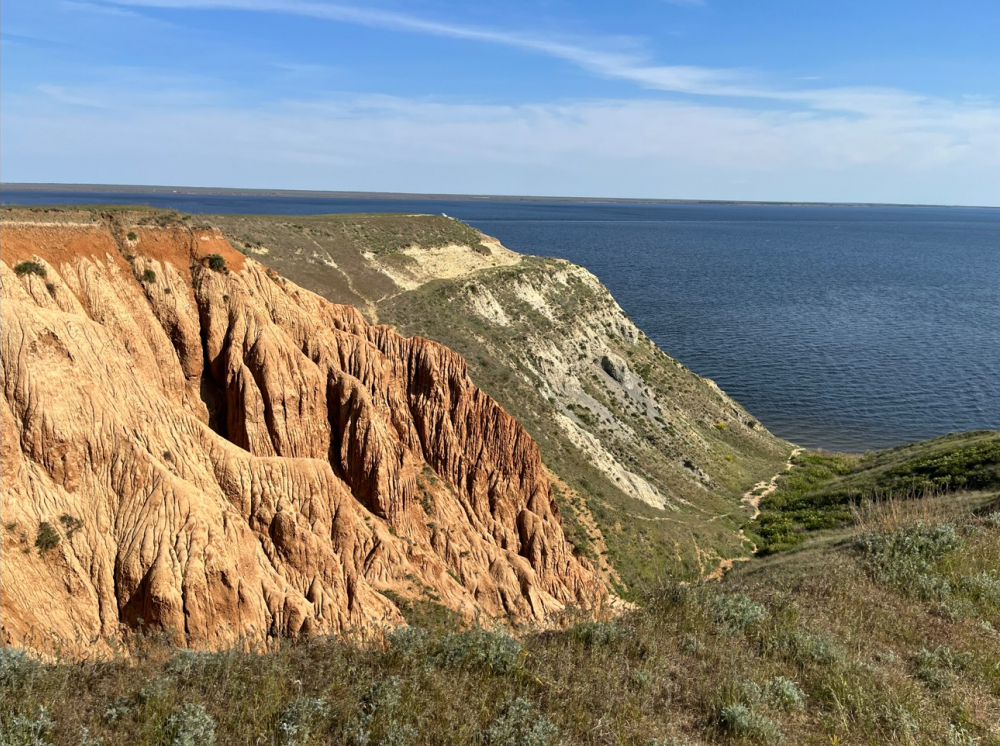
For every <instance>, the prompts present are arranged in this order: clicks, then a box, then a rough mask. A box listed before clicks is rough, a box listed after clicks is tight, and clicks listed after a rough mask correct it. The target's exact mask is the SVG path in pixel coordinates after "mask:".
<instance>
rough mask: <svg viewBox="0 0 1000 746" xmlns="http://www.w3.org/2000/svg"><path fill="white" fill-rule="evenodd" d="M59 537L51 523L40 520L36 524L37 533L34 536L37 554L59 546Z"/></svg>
mask: <svg viewBox="0 0 1000 746" xmlns="http://www.w3.org/2000/svg"><path fill="white" fill-rule="evenodd" d="M60 541H61V537H60V536H59V532H58V531H56V530H55V529H54V528H53V527H52V524H51V523H49V522H48V521H42V522H41V523H39V524H38V534H37V535H36V536H35V546H36V547H37V548H38V554H39V555H42V554H45V553H46V552H47V551H49V550H50V549H55V548H56V547H57V546H59V542H60Z"/></svg>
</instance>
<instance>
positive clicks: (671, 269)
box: [2, 191, 1000, 451]
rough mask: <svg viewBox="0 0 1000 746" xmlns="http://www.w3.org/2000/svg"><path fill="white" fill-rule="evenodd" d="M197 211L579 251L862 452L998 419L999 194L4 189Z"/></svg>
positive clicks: (646, 311) (621, 287)
mask: <svg viewBox="0 0 1000 746" xmlns="http://www.w3.org/2000/svg"><path fill="white" fill-rule="evenodd" d="M2 202H3V203H4V204H9V203H19V204H44V203H59V204H68V203H109V202H124V203H143V204H152V205H156V206H161V207H172V208H175V209H178V210H182V211H185V212H194V213H199V212H201V213H284V214H296V213H313V214H316V213H341V212H432V213H438V212H444V213H447V214H448V215H451V216H454V217H457V218H460V219H462V220H465V221H467V222H469V223H471V224H472V225H474V226H476V227H477V228H479V229H481V230H483V231H485V232H486V233H489V234H491V235H494V236H496V237H497V238H499V239H500V240H501V241H502V242H503V243H504V244H505V245H506V246H508V247H510V248H512V249H514V250H516V251H520V252H524V253H529V254H542V255H548V256H560V257H564V258H566V259H569V260H570V261H573V262H576V263H578V264H582V265H584V266H585V267H587V268H589V269H590V270H591V271H592V272H594V273H595V274H596V275H597V276H598V277H600V278H601V280H602V281H603V282H604V283H605V284H606V285H607V286H608V288H609V289H610V290H611V292H612V293H613V294H614V295H615V297H616V298H617V299H618V301H619V302H620V303H621V305H622V307H623V308H624V309H625V311H626V312H627V313H628V314H629V315H630V316H631V317H632V318H633V319H634V320H635V322H636V324H638V325H639V327H640V328H642V329H643V330H644V331H645V332H646V333H647V334H648V335H649V336H650V337H651V338H652V339H654V340H655V341H656V342H657V343H658V344H659V345H661V346H662V347H663V348H664V349H666V350H667V351H669V352H670V353H671V354H672V355H674V356H675V357H677V358H678V359H679V360H681V361H682V362H684V363H685V364H687V365H688V367H690V368H691V369H692V370H694V371H696V372H697V373H700V374H702V375H705V376H708V377H710V378H712V379H714V380H715V381H716V382H717V383H718V384H719V385H720V386H721V387H722V388H723V389H725V390H726V391H727V392H728V393H729V394H731V395H732V396H733V397H735V398H736V399H737V400H739V401H740V402H741V403H742V404H743V405H744V406H746V407H747V409H748V410H749V411H751V412H752V413H753V414H754V416H756V417H757V418H758V419H759V420H760V421H761V422H763V423H764V424H765V425H766V426H767V427H768V428H770V429H771V430H772V431H773V432H775V433H776V434H778V435H780V436H782V437H784V438H788V439H789V440H791V441H793V442H795V443H798V444H800V445H803V446H807V447H824V448H831V449H837V450H846V451H864V450H867V449H869V448H880V447H885V446H889V445H894V444H897V443H901V442H906V441H912V440H918V439H921V438H928V437H932V436H935V435H939V434H943V433H947V432H951V431H960V430H969V429H975V428H1000V209H974V208H968V209H966V208H917V207H841V206H830V207H802V206H761V205H636V204H582V203H545V202H501V201H457V200H456V201H451V200H449V201H423V200H382V199H331V198H315V197H313V198H302V197H258V196H253V197H247V196H225V195H185V194H128V193H107V192H102V193H89V194H88V193H81V192H13V191H5V192H4V193H3V194H2Z"/></svg>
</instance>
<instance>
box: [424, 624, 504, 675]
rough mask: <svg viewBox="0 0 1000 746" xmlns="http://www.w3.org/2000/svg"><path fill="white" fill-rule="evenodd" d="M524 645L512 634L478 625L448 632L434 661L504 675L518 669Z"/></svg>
mask: <svg viewBox="0 0 1000 746" xmlns="http://www.w3.org/2000/svg"><path fill="white" fill-rule="evenodd" d="M523 650H524V648H522V647H521V643H519V642H518V641H517V640H515V639H514V638H512V637H508V636H507V635H505V634H503V633H500V632H489V631H487V630H485V629H482V628H480V627H475V628H473V629H470V630H468V631H467V632H458V633H453V634H449V635H445V636H444V637H443V638H442V639H441V642H440V645H439V647H438V649H437V651H436V652H435V654H434V656H433V657H434V660H435V661H437V662H438V663H440V664H441V665H445V666H467V667H471V668H477V669H482V670H487V671H489V672H491V673H494V674H498V675H502V674H506V673H510V672H511V671H513V670H514V669H515V668H517V666H518V664H519V662H520V659H521V653H522V651H523Z"/></svg>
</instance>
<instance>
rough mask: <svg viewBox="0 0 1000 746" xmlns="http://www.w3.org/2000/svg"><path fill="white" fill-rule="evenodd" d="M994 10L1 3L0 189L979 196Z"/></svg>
mask: <svg viewBox="0 0 1000 746" xmlns="http://www.w3.org/2000/svg"><path fill="white" fill-rule="evenodd" d="M998 38H1000V3H998V2H996V0H978V1H976V2H971V1H970V2H962V1H961V0H956V1H954V2H951V3H942V2H940V0H937V1H935V2H930V1H926V0H909V1H907V2H903V0H882V1H881V2H872V0H867V2H861V1H859V0H841V2H837V3H812V2H801V1H799V2H793V1H791V0H781V1H779V0H755V1H754V2H747V1H746V0H636V1H635V2H621V3H607V2H592V1H590V0H578V1H576V2H569V1H568V0H493V2H490V3H468V2H466V3H458V2H445V1H444V0H412V1H411V2H400V1H399V0H375V2H368V3H358V4H349V3H340V2H332V1H328V0H4V3H3V15H2V27H0V54H2V60H3V64H2V67H0V112H2V114H0V116H2V123H0V124H2V127H0V175H2V178H3V180H4V181H5V182H13V181H33V182H67V183H68V182H85V183H132V184H169V185H190V186H222V187H259V188H269V187H270V188H289V189H295V188H298V189H331V190H359V191H411V192H446V193H476V194H534V195H578V196H609V197H658V198H692V199H697V198H703V199H761V200H829V201H877V202H919V203H938V204H979V205H1000V43H998V42H997V39H998Z"/></svg>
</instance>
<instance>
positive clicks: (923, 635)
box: [0, 493, 1000, 746]
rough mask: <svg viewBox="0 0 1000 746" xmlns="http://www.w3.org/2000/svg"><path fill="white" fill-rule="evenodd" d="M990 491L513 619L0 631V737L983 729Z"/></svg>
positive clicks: (549, 739)
mask: <svg viewBox="0 0 1000 746" xmlns="http://www.w3.org/2000/svg"><path fill="white" fill-rule="evenodd" d="M998 508H1000V499H998V495H997V494H996V493H961V494H953V495H951V496H948V497H941V498H933V499H928V500H926V501H922V502H919V503H914V502H912V501H911V502H910V503H909V504H907V505H905V506H901V505H900V504H898V503H893V502H887V503H880V504H876V505H874V506H870V507H869V508H867V509H865V510H864V511H862V512H856V514H855V515H856V517H857V518H858V525H857V527H856V529H855V530H853V531H852V532H851V533H850V534H849V535H845V536H843V537H842V538H840V539H839V540H838V541H837V542H835V543H833V544H831V543H829V542H815V543H814V544H813V545H812V546H809V545H807V546H806V547H805V548H804V549H802V550H800V551H797V552H793V553H787V554H782V555H778V556H776V557H773V558H767V559H763V560H760V561H755V562H754V563H751V564H750V565H748V566H743V567H742V569H739V570H737V571H735V572H733V573H730V574H729V575H728V576H727V577H726V578H725V579H724V580H723V582H721V583H707V584H700V585H680V584H671V585H665V586H663V587H662V588H660V589H659V590H658V591H656V592H654V593H651V594H649V596H648V597H647V598H646V599H645V603H644V605H643V606H642V607H641V608H639V609H637V610H635V611H632V612H629V613H626V614H624V615H623V616H620V617H618V618H616V619H608V620H604V621H597V622H593V621H589V622H579V623H572V620H567V627H566V628H565V629H563V630H559V631H550V632H541V633H536V632H532V633H526V634H524V635H523V636H520V637H516V636H510V635H509V634H508V633H505V632H502V631H499V630H497V631H488V630H483V629H478V628H475V629H462V628H460V626H459V625H458V624H457V623H456V621H455V619H454V618H453V617H451V616H450V615H449V613H448V612H446V611H445V610H443V609H442V608H441V607H439V606H436V605H434V604H432V603H430V602H418V603H416V604H410V605H407V606H406V613H407V616H408V621H409V623H410V626H408V627H404V628H400V629H399V630H397V631H396V632H394V633H392V634H391V635H390V636H389V637H388V638H387V639H386V640H385V641H384V643H381V644H374V645H373V644H368V645H362V644H356V643H353V642H350V641H345V640H336V639H334V638H329V637H327V638H314V639H310V640H303V641H300V642H297V643H293V642H290V641H289V642H286V643H284V644H283V645H282V646H281V647H280V648H279V649H276V650H271V651H268V652H264V653H259V652H250V651H242V650H237V649H234V650H230V651H227V652H220V653H198V652H193V651H188V650H177V649H173V648H170V647H169V646H167V645H164V644H161V643H160V642H159V641H158V640H156V639H151V638H141V639H135V640H133V641H132V643H131V645H130V648H129V650H128V651H127V653H126V651H125V650H124V649H123V650H122V655H120V656H119V657H118V658H116V659H114V660H108V661H94V662H83V663H80V662H71V661H54V662H50V663H41V662H37V661H35V660H33V659H32V658H30V657H28V656H27V655H26V654H25V653H23V652H21V651H17V650H12V649H4V650H3V653H2V658H0V661H2V669H0V680H2V686H3V694H4V696H3V704H2V705H0V708H2V709H0V713H2V718H3V743H5V744H6V743H10V744H42V743H58V744H90V745H93V744H97V743H104V744H108V745H110V744H117V743H128V744H130V745H133V746H141V745H144V744H150V745H152V744H189V743H190V744H195V743H198V744H208V743H213V742H214V743H218V744H245V743H268V744H270V743H275V744H324V743H330V744H393V745H399V746H402V745H404V744H492V745H493V746H507V745H514V744H532V745H535V744H538V745H539V746H542V745H544V744H562V743H565V744H619V743H620V744H643V745H644V746H645V745H649V746H652V745H653V744H657V745H660V746H662V745H663V744H671V745H676V746H680V745H682V744H689V745H692V746H693V745H695V744H779V743H791V744H807V743H815V744H948V745H949V746H951V745H954V746H972V745H973V744H984V745H986V744H1000V725H998V724H1000V656H998V653H997V651H998V650H1000V634H998V631H997V629H998V627H1000V577H998V575H997V572H996V568H997V567H998V566H1000V510H998Z"/></svg>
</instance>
